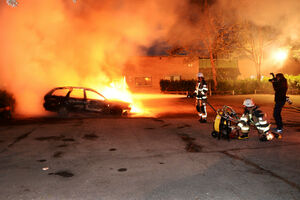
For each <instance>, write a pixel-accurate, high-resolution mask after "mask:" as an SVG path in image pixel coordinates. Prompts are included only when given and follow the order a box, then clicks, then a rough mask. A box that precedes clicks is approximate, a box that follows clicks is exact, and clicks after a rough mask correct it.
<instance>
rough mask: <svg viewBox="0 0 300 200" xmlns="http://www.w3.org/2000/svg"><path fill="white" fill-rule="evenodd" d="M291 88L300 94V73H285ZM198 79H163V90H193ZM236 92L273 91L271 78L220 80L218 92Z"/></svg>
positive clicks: (161, 86) (210, 82) (161, 84)
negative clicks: (259, 79) (293, 74)
mask: <svg viewBox="0 0 300 200" xmlns="http://www.w3.org/2000/svg"><path fill="white" fill-rule="evenodd" d="M285 77H286V79H287V81H288V86H289V90H288V92H291V91H292V90H294V91H293V94H295V93H296V94H300V74H299V75H298V76H292V75H285ZM196 83H197V81H196V80H180V81H170V80H161V81H160V88H161V91H189V92H193V91H194V90H195V87H196ZM207 84H208V85H209V86H210V85H212V84H213V82H212V81H211V80H208V81H207ZM233 90H234V93H235V94H254V93H255V92H257V93H273V92H274V90H273V86H272V84H271V83H270V82H269V78H268V77H265V78H263V79H262V80H261V81H258V80H256V79H244V80H222V81H218V87H217V92H226V91H233Z"/></svg>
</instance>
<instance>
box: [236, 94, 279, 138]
mask: <svg viewBox="0 0 300 200" xmlns="http://www.w3.org/2000/svg"><path fill="white" fill-rule="evenodd" d="M243 106H244V113H243V115H242V116H241V118H240V120H239V123H238V126H239V127H240V129H241V132H242V134H241V135H240V136H239V137H238V139H239V140H243V139H248V133H249V131H250V125H253V126H255V127H256V129H257V131H258V133H259V134H260V140H262V141H266V140H271V139H273V135H272V134H271V133H269V130H270V126H271V125H270V124H269V123H268V122H267V121H266V120H265V119H264V114H263V112H262V111H261V110H259V107H258V106H256V105H255V104H254V102H253V100H252V99H245V100H244V102H243ZM278 137H279V136H278Z"/></svg>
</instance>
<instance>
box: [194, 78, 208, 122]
mask: <svg viewBox="0 0 300 200" xmlns="http://www.w3.org/2000/svg"><path fill="white" fill-rule="evenodd" d="M207 91H208V88H207V84H206V81H205V80H204V76H203V74H202V73H198V83H197V85H196V90H195V93H196V109H197V112H198V115H199V117H200V119H199V121H200V122H201V123H205V122H206V118H207V112H206V101H207Z"/></svg>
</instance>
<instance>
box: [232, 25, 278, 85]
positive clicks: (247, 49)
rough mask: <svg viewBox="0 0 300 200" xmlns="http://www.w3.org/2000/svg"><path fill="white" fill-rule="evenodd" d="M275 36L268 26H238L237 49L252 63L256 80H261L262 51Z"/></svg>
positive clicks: (274, 32)
mask: <svg viewBox="0 0 300 200" xmlns="http://www.w3.org/2000/svg"><path fill="white" fill-rule="evenodd" d="M275 35H276V31H275V30H274V29H272V28H271V27H269V26H257V25H255V24H252V23H250V22H244V23H242V24H241V25H240V30H239V40H240V42H239V47H238V48H237V49H238V50H241V53H242V54H244V55H246V56H247V57H248V58H249V59H250V60H252V61H253V62H254V65H255V70H256V77H257V80H261V65H262V63H263V59H264V49H265V48H266V46H268V45H269V44H270V43H271V41H272V40H273V39H274V37H275Z"/></svg>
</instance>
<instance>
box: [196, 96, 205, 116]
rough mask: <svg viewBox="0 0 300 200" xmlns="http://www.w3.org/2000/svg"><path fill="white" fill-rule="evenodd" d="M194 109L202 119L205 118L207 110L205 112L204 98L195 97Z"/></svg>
mask: <svg viewBox="0 0 300 200" xmlns="http://www.w3.org/2000/svg"><path fill="white" fill-rule="evenodd" d="M196 109H197V111H198V115H199V117H200V118H201V119H202V120H206V118H207V112H206V103H205V101H204V100H202V99H199V98H197V99H196Z"/></svg>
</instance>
